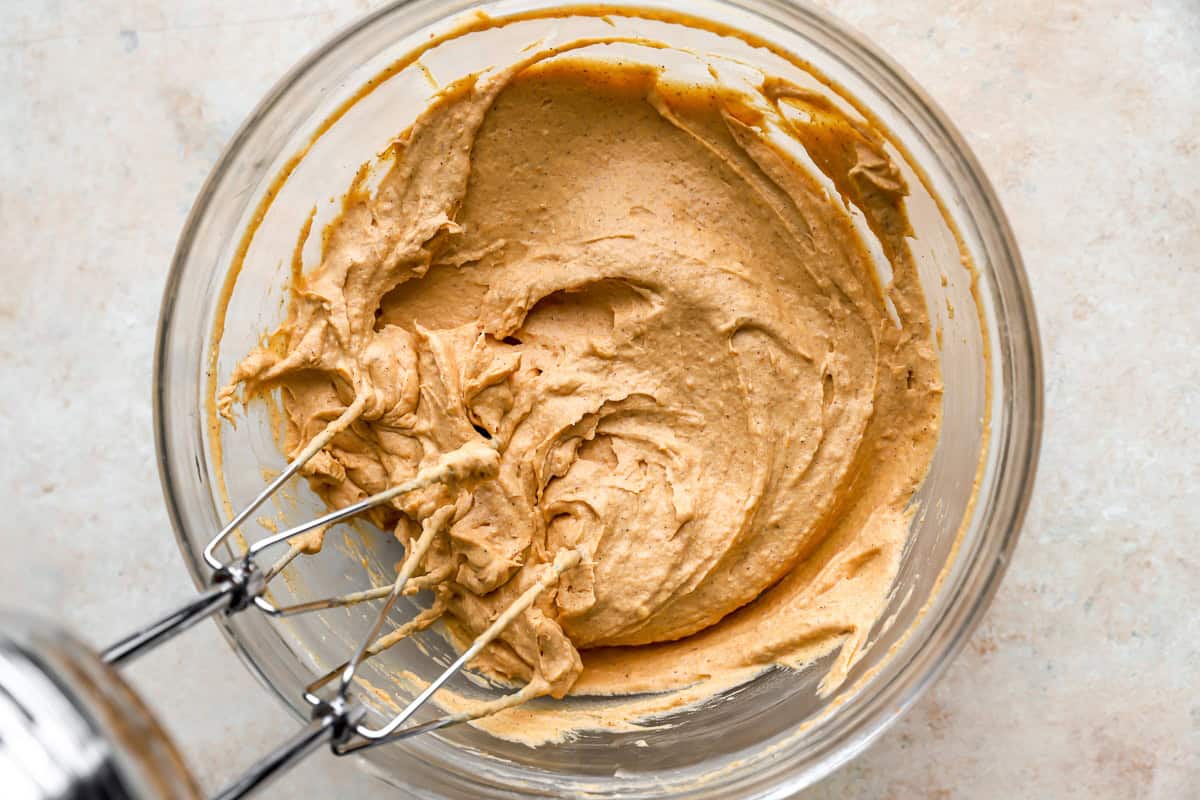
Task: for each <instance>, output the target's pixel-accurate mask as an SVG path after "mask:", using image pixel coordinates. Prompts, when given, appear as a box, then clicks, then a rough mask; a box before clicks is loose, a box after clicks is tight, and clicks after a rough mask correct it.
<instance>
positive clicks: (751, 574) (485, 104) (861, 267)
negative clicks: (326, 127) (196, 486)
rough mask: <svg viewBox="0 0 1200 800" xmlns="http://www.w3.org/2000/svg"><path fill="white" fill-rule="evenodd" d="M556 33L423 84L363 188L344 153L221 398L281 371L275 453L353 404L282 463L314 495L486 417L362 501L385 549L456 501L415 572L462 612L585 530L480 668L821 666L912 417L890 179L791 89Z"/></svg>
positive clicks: (877, 605)
mask: <svg viewBox="0 0 1200 800" xmlns="http://www.w3.org/2000/svg"><path fill="white" fill-rule="evenodd" d="M575 46H576V45H566V46H562V47H559V48H557V49H556V50H550V51H545V52H539V53H533V54H531V55H528V56H527V57H526V58H525V59H524V60H523V61H522V62H521V63H518V64H515V65H512V66H508V67H505V68H500V69H495V70H492V71H489V72H486V73H483V74H481V75H477V76H474V77H472V78H470V79H467V80H464V81H460V82H459V83H457V84H455V85H452V86H450V87H447V88H446V89H445V90H443V91H442V92H441V93H440V94H439V95H438V96H437V97H436V98H435V100H434V101H433V102H432V103H431V105H430V106H429V107H428V109H427V110H425V111H424V113H422V114H421V115H420V117H419V118H418V120H417V121H416V123H415V124H414V125H413V126H412V127H411V128H410V129H409V130H407V131H406V132H404V133H403V134H402V135H400V136H399V137H398V139H397V140H396V142H395V143H394V144H393V146H392V148H391V157H392V161H393V164H392V166H391V167H390V168H389V169H388V171H387V172H386V174H385V175H384V176H383V177H382V179H381V180H380V181H379V184H378V186H377V187H376V188H375V189H374V190H369V189H368V188H367V177H366V176H367V172H366V171H365V170H364V172H363V173H362V174H361V175H360V178H359V180H358V181H356V183H355V185H354V186H352V187H351V188H350V190H349V192H348V194H347V196H346V199H345V204H344V209H343V211H342V213H341V214H340V215H339V216H338V217H337V218H336V219H335V220H334V221H333V222H332V223H331V224H329V225H328V227H327V228H326V229H325V230H324V232H323V242H322V244H323V247H322V255H321V258H320V263H319V265H317V266H316V267H315V268H313V269H311V270H310V271H308V273H307V274H304V275H303V276H300V277H298V278H297V280H296V282H295V284H294V285H293V287H292V300H291V302H292V305H291V311H290V314H289V317H288V319H287V321H286V323H285V324H284V325H283V326H282V327H281V328H280V329H279V330H278V331H276V332H275V333H274V334H273V335H272V336H271V337H270V339H269V342H268V344H267V345H265V346H264V347H262V348H260V349H258V350H256V351H255V352H253V353H251V354H250V355H249V356H248V357H247V358H246V359H245V361H244V362H242V363H241V364H240V365H239V366H238V368H237V369H236V371H235V373H234V375H233V377H232V381H231V383H230V385H229V387H227V388H226V390H225V391H224V392H223V394H222V398H221V401H222V410H223V412H224V413H226V414H228V413H230V411H231V407H232V403H233V402H234V400H235V394H236V391H237V389H238V387H239V386H240V387H244V389H245V390H246V391H247V393H248V394H253V393H256V392H260V391H265V390H269V389H272V388H275V387H280V388H282V397H283V407H284V409H285V411H286V415H287V420H288V423H289V424H288V437H287V448H288V449H289V450H290V452H291V454H292V455H294V454H295V453H296V452H298V450H299V449H300V448H301V447H302V446H303V445H304V444H305V443H307V442H308V441H309V440H310V439H311V438H312V437H313V436H314V435H316V434H317V433H318V432H319V431H320V430H321V429H322V428H323V427H324V426H325V425H326V424H327V423H328V422H329V421H330V420H332V419H335V418H337V417H339V416H341V415H343V414H345V413H346V412H347V409H352V411H351V415H352V416H353V417H354V422H353V423H352V424H350V425H349V427H348V428H347V429H346V430H345V431H343V432H342V433H340V434H339V435H338V436H337V437H336V438H335V439H334V441H333V442H332V443H331V444H330V445H329V446H327V447H326V448H325V449H324V450H322V451H321V452H320V453H319V454H318V455H317V457H316V458H314V459H313V460H312V461H311V462H310V463H309V465H308V466H307V467H306V470H305V474H306V475H307V476H308V477H309V479H310V481H311V483H312V485H313V486H314V488H315V489H316V490H317V491H318V492H319V493H320V494H321V495H322V496H323V497H324V498H325V499H326V500H327V501H328V502H329V503H330V504H331V505H333V506H342V505H345V504H347V503H350V502H353V501H356V500H359V499H361V498H362V497H364V496H366V495H368V494H371V493H373V492H376V491H379V490H382V489H384V488H386V487H388V486H389V485H392V484H395V483H397V482H399V481H402V480H404V479H406V478H408V477H410V476H412V475H413V474H414V473H415V472H416V471H417V470H418V469H419V468H420V467H421V466H422V465H428V464H430V463H432V462H434V461H435V460H436V459H437V458H438V457H439V456H441V455H442V454H444V453H446V452H448V451H450V450H453V449H455V448H457V447H459V446H460V445H462V444H463V443H465V442H468V441H471V440H476V439H479V438H480V437H486V438H488V439H490V440H491V441H492V442H493V443H494V444H495V445H496V446H497V447H498V450H499V453H500V467H499V475H498V477H497V478H496V479H495V480H492V481H487V482H484V483H481V484H480V485H479V486H478V487H476V488H474V489H473V490H472V491H470V492H461V493H453V492H451V491H450V490H448V489H445V488H437V487H435V488H432V489H429V490H427V491H425V492H423V493H420V494H418V495H416V496H409V497H407V498H405V499H404V500H403V501H398V502H397V503H396V504H395V505H394V507H391V508H388V509H386V510H385V511H382V512H377V514H376V517H375V521H376V522H377V523H378V524H380V525H381V526H383V527H384V528H386V529H389V530H394V531H395V535H396V536H397V537H398V538H399V539H400V540H401V541H403V542H405V543H411V542H412V541H413V540H414V538H415V537H416V536H418V535H419V534H420V531H421V525H422V521H423V520H426V519H428V518H430V516H431V515H432V514H433V513H434V511H435V510H436V509H438V508H439V507H446V506H452V507H453V512H452V513H451V514H443V517H445V528H446V529H445V532H444V534H443V535H440V536H439V537H438V538H437V539H436V540H435V542H434V544H433V546H432V548H431V550H430V552H429V554H428V555H427V556H426V558H425V560H424V564H423V569H422V572H423V573H424V574H423V577H422V578H420V579H419V581H420V582H421V585H422V586H426V587H431V588H433V589H434V591H435V593H436V596H437V606H436V608H437V610H438V611H440V612H442V613H444V615H445V619H446V621H447V622H448V623H449V624H450V625H451V626H452V628H454V629H455V630H456V631H457V632H458V633H461V634H464V635H468V636H469V635H472V634H475V633H478V632H479V631H481V630H482V629H483V628H484V627H486V626H487V624H488V623H489V621H490V620H492V619H494V618H495V617H496V615H497V614H498V613H499V612H500V610H501V609H503V608H504V607H505V606H506V605H507V604H508V603H509V602H510V601H511V600H512V599H513V598H514V597H515V596H516V595H517V594H519V593H520V592H521V591H522V590H524V589H525V588H527V587H528V586H530V585H531V584H532V583H533V582H534V581H536V580H537V579H538V577H539V576H540V575H541V574H542V571H543V570H544V569H545V565H546V564H547V563H548V562H550V561H552V560H553V558H554V556H555V553H556V552H558V551H560V550H561V549H563V548H567V547H577V546H582V549H583V551H584V552H585V553H587V554H588V555H587V558H585V560H584V562H583V563H581V564H580V565H579V566H577V567H575V568H574V569H571V570H569V571H568V572H567V573H565V574H564V576H563V578H562V579H561V580H560V581H559V583H558V587H557V590H556V591H553V592H548V593H546V594H545V595H543V596H542V598H541V599H540V600H539V602H538V603H537V604H536V605H535V606H534V607H533V608H531V609H530V610H529V611H528V612H526V613H525V614H523V615H522V616H521V617H520V618H519V619H518V620H517V622H516V623H515V624H514V625H512V626H511V627H510V628H509V629H508V630H507V631H506V633H505V634H504V635H503V637H502V639H501V640H500V641H498V642H496V643H495V644H493V645H492V646H490V647H489V648H488V649H487V650H486V651H485V653H484V654H483V656H482V657H481V658H480V660H479V662H478V666H479V667H481V668H482V669H484V670H485V671H487V672H490V673H492V674H497V675H501V676H505V677H508V678H511V679H513V680H516V681H531V680H532V681H536V682H538V683H539V686H540V687H541V690H542V691H543V692H544V693H547V694H553V695H554V696H562V695H564V694H566V693H567V692H570V691H575V692H580V693H610V694H611V693H617V694H619V693H627V692H640V691H647V690H657V689H664V688H673V687H679V686H683V685H686V684H691V683H694V682H696V681H699V680H703V679H707V678H716V677H720V676H721V675H723V674H734V673H738V671H745V670H748V669H749V670H753V669H757V668H761V667H763V666H766V665H769V664H773V663H786V664H792V665H798V664H803V663H805V662H807V661H810V660H812V659H813V658H815V657H817V656H820V655H823V654H825V653H828V652H830V651H831V650H833V649H834V648H837V647H839V646H840V647H841V649H840V656H839V658H838V659H837V662H836V664H835V666H834V668H833V670H832V672H831V673H830V674H829V676H827V678H826V688H828V687H830V686H833V685H836V683H837V682H838V681H839V680H840V679H841V676H842V675H844V672H845V670H846V668H847V667H848V665H849V664H851V663H852V662H853V660H854V659H855V657H856V656H857V654H858V653H859V652H860V648H861V646H862V644H863V642H864V639H865V637H866V634H867V631H868V630H869V629H870V627H871V626H872V624H873V623H874V622H875V621H876V618H877V617H878V615H879V613H880V610H881V608H882V606H883V603H884V601H885V598H886V595H887V593H888V591H889V589H890V586H891V583H892V580H893V578H894V575H895V572H896V567H897V564H898V560H899V555H900V552H901V549H902V547H903V543H904V541H905V538H906V535H907V530H908V520H909V517H908V513H907V511H906V507H907V506H908V504H909V501H910V499H911V497H912V495H913V493H914V491H915V489H916V488H917V486H918V485H919V483H920V481H921V480H922V478H923V476H924V474H925V471H926V469H927V467H928V464H929V461H930V458H931V455H932V451H933V447H934V444H935V442H936V439H937V432H938V424H939V415H940V397H941V392H940V386H941V384H940V376H939V367H938V359H937V354H936V350H935V348H934V346H933V344H932V342H931V337H930V330H929V321H928V318H927V313H926V306H925V302H924V299H923V297H922V294H921V291H920V286H919V283H918V281H917V277H916V274H915V268H914V266H913V264H912V261H911V257H910V256H909V253H908V249H907V244H906V240H905V237H906V235H907V234H908V233H909V229H908V224H907V220H906V217H905V214H904V208H903V198H904V196H905V194H906V187H905V183H904V181H903V179H902V178H901V176H900V173H899V171H898V170H897V169H896V168H895V167H894V166H893V164H892V163H891V162H890V161H889V159H888V157H887V155H886V152H885V147H884V144H883V140H882V138H881V137H880V136H879V135H878V134H877V133H876V132H875V131H873V130H871V129H870V128H869V127H868V126H867V125H866V124H865V123H863V122H862V121H859V120H852V119H850V118H849V117H848V116H846V115H845V114H843V113H842V112H841V111H840V110H838V109H837V108H836V107H835V106H834V105H833V104H832V103H830V102H829V101H827V100H825V99H823V98H822V97H821V96H818V95H816V94H813V93H811V92H809V91H807V90H804V89H800V88H799V87H795V86H791V85H789V84H787V83H785V82H783V81H780V80H776V79H772V78H769V77H768V78H765V79H763V80H762V81H761V83H760V84H759V85H757V86H752V87H749V88H738V89H735V88H730V87H726V86H723V85H721V84H714V85H706V86H704V87H697V86H688V85H684V84H681V83H673V82H670V81H668V80H666V79H664V78H663V76H662V75H661V74H660V72H659V71H658V70H657V69H655V68H652V67H649V66H641V65H635V64H629V63H628V62H626V63H623V64H617V63H614V62H611V61H606V62H602V61H599V60H588V59H586V58H583V57H582V56H576V55H572V54H571V53H570V52H566V51H570V50H571V49H573V47H575ZM560 51H562V53H565V55H564V54H561V53H560ZM553 56H557V57H553ZM552 57H553V58H552ZM869 242H873V243H874V247H875V251H876V257H879V256H880V255H881V257H882V259H883V260H886V261H887V262H888V268H889V269H890V271H891V279H890V282H889V284H888V285H883V284H881V281H880V278H879V277H878V275H877V269H876V266H875V265H874V264H873V262H872V258H873V256H872V253H871V250H870V248H869V247H868V243H869Z"/></svg>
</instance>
